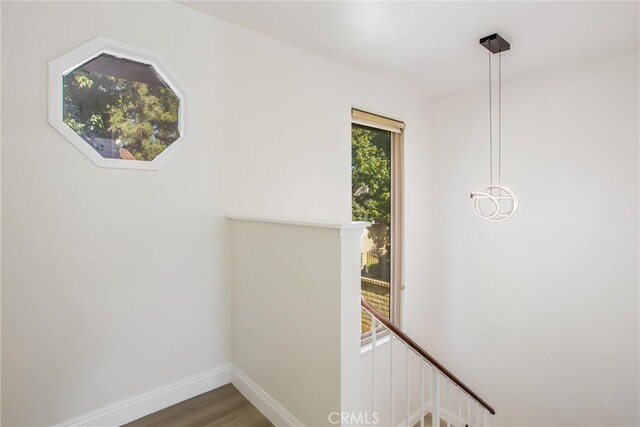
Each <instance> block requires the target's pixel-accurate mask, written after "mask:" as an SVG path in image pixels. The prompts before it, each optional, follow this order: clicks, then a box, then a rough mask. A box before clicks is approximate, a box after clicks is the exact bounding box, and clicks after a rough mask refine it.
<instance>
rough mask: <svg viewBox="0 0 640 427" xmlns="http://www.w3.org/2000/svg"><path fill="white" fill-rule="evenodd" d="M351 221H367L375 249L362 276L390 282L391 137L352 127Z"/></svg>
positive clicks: (383, 132)
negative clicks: (369, 224) (369, 223)
mask: <svg viewBox="0 0 640 427" xmlns="http://www.w3.org/2000/svg"><path fill="white" fill-rule="evenodd" d="M351 159H352V164H351V194H352V198H351V200H352V219H353V220H354V221H368V222H371V224H372V225H371V226H370V227H369V228H368V229H367V232H368V236H369V238H370V239H371V240H372V241H373V243H374V245H375V248H374V249H373V250H372V252H369V253H366V254H363V256H365V257H366V261H364V263H365V266H364V268H363V270H362V275H363V276H366V277H370V278H374V279H378V280H383V281H387V282H388V281H389V279H390V256H389V255H390V252H391V251H390V249H391V248H390V235H391V230H390V228H391V133H390V132H388V131H384V130H380V129H374V128H369V127H365V126H360V125H355V124H354V125H353V126H352V130H351Z"/></svg>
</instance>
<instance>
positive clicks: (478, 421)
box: [476, 401, 480, 427]
mask: <svg viewBox="0 0 640 427" xmlns="http://www.w3.org/2000/svg"><path fill="white" fill-rule="evenodd" d="M476 427H480V403H479V402H477V401H476Z"/></svg>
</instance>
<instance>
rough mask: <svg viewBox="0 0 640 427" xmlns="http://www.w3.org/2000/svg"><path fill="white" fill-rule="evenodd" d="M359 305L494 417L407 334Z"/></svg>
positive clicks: (363, 302)
mask: <svg viewBox="0 0 640 427" xmlns="http://www.w3.org/2000/svg"><path fill="white" fill-rule="evenodd" d="M360 305H361V306H362V308H364V309H365V310H366V311H367V312H368V313H369V314H371V315H372V316H373V317H375V318H376V320H377V321H378V322H380V323H382V324H383V325H384V326H385V327H386V328H387V329H389V330H390V331H391V332H392V333H393V334H394V335H395V336H397V337H398V338H400V339H401V340H402V341H403V342H404V343H405V344H406V345H408V346H409V347H411V349H412V350H413V351H415V352H416V353H418V354H419V355H420V356H422V357H423V358H424V359H426V360H427V361H428V362H429V363H431V364H432V365H433V366H435V367H436V368H437V369H438V371H440V372H442V374H443V375H444V376H446V377H447V378H449V379H450V380H451V381H453V382H454V383H456V385H458V387H460V388H461V389H463V390H464V391H465V392H467V394H468V395H469V396H471V397H473V398H474V399H475V400H476V401H477V402H478V403H479V404H481V405H482V406H484V407H485V408H486V409H487V410H488V411H489V413H490V414H491V415H495V413H496V411H495V410H494V409H493V408H492V407H491V406H490V405H489V404H488V403H487V402H485V401H484V400H483V399H482V398H481V397H480V396H478V395H477V394H476V393H475V392H474V391H473V390H471V389H470V388H469V387H467V385H466V384H465V383H463V382H462V381H460V380H459V379H458V378H457V377H456V376H455V375H453V373H451V371H449V370H448V369H447V368H445V367H444V366H443V365H442V363H440V362H438V361H437V360H436V359H435V358H434V357H433V356H431V355H430V354H429V353H427V352H426V351H425V350H424V349H423V348H422V347H420V346H419V345H418V344H417V343H416V342H415V341H414V340H412V339H411V338H410V337H409V336H408V335H407V334H405V333H404V332H402V331H401V330H400V328H398V327H397V326H396V325H394V324H393V323H391V322H390V321H389V319H387V318H386V317H384V316H383V315H382V314H381V313H380V312H379V311H378V310H377V309H376V308H375V307H374V306H372V305H371V304H369V302H367V301H366V300H365V299H364V298H362V297H361V298H360Z"/></svg>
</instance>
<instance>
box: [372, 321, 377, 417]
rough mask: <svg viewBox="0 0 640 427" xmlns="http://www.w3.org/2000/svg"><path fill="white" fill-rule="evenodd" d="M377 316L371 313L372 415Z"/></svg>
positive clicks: (373, 407)
mask: <svg viewBox="0 0 640 427" xmlns="http://www.w3.org/2000/svg"><path fill="white" fill-rule="evenodd" d="M377 328H378V325H377V324H376V318H375V317H374V316H373V314H372V315H371V416H373V414H374V413H375V412H376V339H377V335H378V334H377V333H376V332H377Z"/></svg>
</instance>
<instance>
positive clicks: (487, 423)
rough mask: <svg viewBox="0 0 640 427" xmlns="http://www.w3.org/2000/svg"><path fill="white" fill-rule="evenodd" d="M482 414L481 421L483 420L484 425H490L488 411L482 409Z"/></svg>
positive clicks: (486, 426) (487, 426)
mask: <svg viewBox="0 0 640 427" xmlns="http://www.w3.org/2000/svg"><path fill="white" fill-rule="evenodd" d="M483 415H484V416H483V417H482V418H483V421H484V422H483V424H484V427H489V426H491V414H490V413H489V411H484V413H483Z"/></svg>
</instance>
